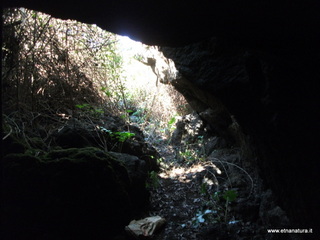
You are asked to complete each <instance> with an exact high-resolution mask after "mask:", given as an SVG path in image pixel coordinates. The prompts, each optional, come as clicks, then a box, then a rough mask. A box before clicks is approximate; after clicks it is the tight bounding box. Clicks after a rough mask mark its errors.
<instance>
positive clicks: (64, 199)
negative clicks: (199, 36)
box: [2, 9, 310, 239]
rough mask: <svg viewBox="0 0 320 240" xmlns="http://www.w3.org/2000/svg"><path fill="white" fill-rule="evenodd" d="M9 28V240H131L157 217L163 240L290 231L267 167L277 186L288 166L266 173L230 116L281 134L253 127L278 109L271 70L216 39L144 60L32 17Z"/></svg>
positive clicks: (142, 50) (22, 15)
mask: <svg viewBox="0 0 320 240" xmlns="http://www.w3.org/2000/svg"><path fill="white" fill-rule="evenodd" d="M4 16H5V17H4V20H3V21H4V23H3V46H2V53H3V54H2V61H3V65H2V72H3V78H2V95H3V101H2V109H3V115H2V120H3V126H2V127H3V146H4V147H3V153H2V156H3V157H4V167H5V169H6V171H4V180H5V184H4V189H5V191H4V192H5V196H6V199H5V203H6V207H5V208H3V216H5V217H3V218H4V220H6V221H7V223H6V227H7V228H8V230H7V231H6V237H7V239H23V237H22V236H23V235H25V234H26V236H30V237H33V238H34V239H43V238H46V239H47V238H48V237H49V235H51V236H50V239H61V237H63V238H64V239H71V238H70V237H71V236H72V235H76V236H82V237H86V238H89V237H90V235H92V234H93V236H94V237H95V238H96V239H101V237H105V236H111V237H112V238H114V239H116V238H117V237H118V238H119V237H120V238H123V239H126V238H130V237H129V236H127V233H124V232H123V231H124V226H126V225H128V224H129V222H130V220H132V219H133V218H138V217H141V218H142V217H147V216H150V215H151V216H155V215H159V216H162V217H164V218H165V219H166V221H167V224H166V226H165V227H164V228H163V229H162V230H161V231H160V232H157V233H155V236H156V237H157V239H170V238H171V239H211V238H212V237H213V236H214V237H216V238H222V239H224V238H226V239H243V238H255V239H265V238H266V237H267V236H268V237H269V236H270V234H269V233H268V232H267V229H268V228H271V227H277V228H279V227H290V226H291V222H290V220H291V219H289V218H288V216H287V214H286V212H285V211H284V210H283V204H282V205H281V204H280V205H279V201H278V200H279V199H278V198H277V197H276V196H275V195H274V194H273V192H272V191H271V190H270V189H269V185H268V184H272V182H271V183H268V184H265V183H264V182H263V180H262V179H261V177H260V174H261V172H260V170H259V167H261V166H263V167H265V168H266V169H270V170H269V172H268V171H265V172H264V174H268V173H270V172H273V171H276V170H277V169H278V168H281V164H277V163H276V160H273V161H274V163H273V164H274V165H273V166H271V167H269V166H266V165H268V164H267V163H266V162H262V163H261V162H260V163H259V160H260V159H259V158H258V156H257V152H256V149H254V148H253V146H252V142H253V141H254V140H256V139H252V138H251V137H252V136H251V135H250V134H251V133H252V132H250V131H248V132H245V131H243V129H242V127H241V126H240V124H239V122H238V119H236V118H237V116H234V115H232V114H231V112H232V113H236V114H237V115H241V113H242V112H243V111H244V112H245V115H250V114H251V115H250V117H247V118H242V122H241V124H242V123H243V122H245V121H247V125H248V124H252V125H254V126H260V125H263V124H270V123H269V122H267V120H263V121H265V122H262V123H261V122H257V121H256V119H259V117H261V116H260V115H263V114H266V113H264V112H263V111H260V107H261V105H263V104H265V103H268V104H269V102H272V100H273V99H272V97H273V96H272V95H268V94H266V93H265V92H267V90H268V89H269V88H270V82H269V78H271V77H272V76H270V75H272V74H274V72H275V71H274V69H271V70H270V69H269V68H270V67H269V66H268V64H267V60H266V59H268V58H269V56H262V57H261V55H259V54H256V53H255V52H254V51H247V50H243V49H241V50H238V49H236V48H235V47H232V46H231V47H230V45H228V44H221V43H220V42H219V41H217V40H216V39H215V38H210V39H208V40H206V41H201V42H199V43H196V44H193V45H190V46H186V49H183V47H181V48H169V47H158V46H147V45H144V44H142V43H139V42H134V41H132V40H130V39H129V38H128V37H121V36H117V35H115V34H112V33H108V32H105V31H103V30H102V29H100V28H98V27H97V26H95V25H87V24H82V23H78V22H75V21H72V20H67V21H60V20H58V19H54V18H53V17H51V16H49V15H46V14H42V13H40V12H35V11H31V10H28V9H8V10H5V11H4ZM219 44H220V45H223V46H222V47H221V46H220V47H221V48H216V46H219ZM226 48H228V50H226ZM203 49H205V50H204V51H203ZM216 49H218V50H219V51H220V52H219V51H216ZM186 53H187V55H186ZM188 54H189V55H188ZM214 54H217V57H215V56H216V55H214ZM262 55H263V54H262ZM186 56H187V57H186ZM208 56H209V57H208ZM257 56H258V57H257ZM183 58H187V59H186V60H187V61H186V62H187V64H185V63H186V62H184V61H183V60H185V59H183ZM188 64H190V66H189V65H188ZM176 65H177V66H176ZM208 69H211V70H210V71H211V72H213V76H214V77H215V78H219V77H220V76H221V75H224V74H225V75H227V76H228V78H227V81H229V80H230V79H231V80H232V81H234V79H233V78H234V76H229V72H232V74H234V73H235V74H234V75H235V76H236V77H235V79H236V80H235V84H234V85H233V86H232V87H231V88H228V89H227V90H225V88H224V87H223V85H224V84H225V83H224V82H218V83H217V84H216V85H214V84H212V85H210V84H211V83H210V82H209V83H208V79H206V78H205V77H206V75H205V74H203V73H206V72H208ZM276 70H277V69H276ZM210 74H211V73H210ZM210 74H209V77H210V78H211V77H212V75H210ZM232 74H231V75H232ZM268 74H269V75H268ZM194 79H197V84H195V82H193V81H192V80H194ZM231 80H230V81H231ZM255 81H256V82H255ZM252 82H254V84H253V85H250V83H252ZM242 84H243V85H242ZM248 86H249V87H248ZM215 88H216V89H217V90H213V89H215ZM177 90H178V91H177ZM239 90H240V91H239ZM210 91H211V92H210ZM224 91H225V92H224ZM212 92H213V94H212ZM276 94H277V93H276ZM230 95H232V96H234V97H235V98H237V101H238V102H237V103H236V104H234V105H232V104H230V98H229V97H228V96H230ZM261 95H262V96H263V97H264V99H263V101H265V102H262V103H260V99H259V98H260V97H261ZM277 97H278V96H277ZM248 99H249V100H252V99H253V100H256V101H257V102H259V103H258V104H257V105H255V103H250V101H249V100H248ZM221 100H223V103H224V104H226V105H224V104H223V103H222V101H221ZM243 104H245V105H246V107H247V109H241V108H240V107H241V105H243ZM259 104H261V105H259ZM226 106H228V107H230V106H231V107H230V108H227V107H226ZM267 110H269V109H268V108H267ZM267 114H268V112H267ZM267 114H266V115H263V116H262V117H261V119H263V117H264V116H267ZM272 114H274V113H272ZM277 114H278V113H277ZM277 114H274V115H272V119H273V120H272V122H271V124H273V125H276V124H277V123H278V122H277V121H276V120H277V118H278V115H277ZM279 114H280V113H279ZM280 115H281V114H280ZM268 117H269V116H268ZM245 130H247V129H245ZM267 131H268V128H267V129H266V130H264V131H263V132H259V133H258V134H261V135H263V134H264V133H266V132H267ZM255 134H256V133H255ZM271 140H272V139H271ZM259 143H260V142H259ZM259 143H257V144H256V145H259ZM268 150H269V149H268ZM271 150H273V149H271ZM115 159H116V161H114V160H115ZM271 163H272V162H271ZM259 164H260V165H259ZM258 165H259V167H258ZM284 165H285V163H284ZM274 166H276V168H275V167H274ZM86 169H88V171H87V170H86ZM275 169H276V170H275ZM279 174H280V175H281V174H282V173H279ZM106 176H109V177H108V178H106ZM272 176H273V175H272ZM264 177H265V176H264ZM265 178H266V177H265ZM78 179H81V180H79V182H78ZM275 182H277V181H275ZM273 183H274V182H273ZM288 184H290V183H288ZM114 186H116V187H114ZM281 187H282V186H280V187H279V188H278V191H281ZM106 189H107V190H106ZM279 189H280V190H279ZM278 196H279V195H278ZM77 198H78V199H77ZM119 199H121V201H120V200H119ZM73 205H74V206H73ZM87 206H89V207H87ZM128 206H129V207H128ZM50 208H51V210H50ZM52 209H53V210H52ZM66 209H68V210H67V211H66V213H63V211H64V210H66ZM84 209H86V210H84ZM115 209H116V210H115ZM122 210H123V211H122ZM98 212H99V214H98ZM20 213H21V214H20ZM33 213H35V214H33ZM45 215H48V216H45ZM88 216H89V217H88ZM47 217H49V218H51V219H50V220H48V219H47ZM110 218H114V219H113V220H110ZM62 219H64V220H63V221H62ZM60 221H61V222H60ZM89 221H92V223H90V222H89ZM70 222H74V223H70ZM50 225H51V226H56V227H57V229H58V231H57V232H56V233H54V229H53V228H52V227H50ZM18 226H19V229H20V231H18V232H16V233H13V232H14V228H16V227H18ZM79 226H81V227H80V229H81V230H79ZM308 231H309V230H308ZM129 232H130V233H131V234H132V231H129ZM309 233H310V232H309ZM19 234H20V235H19ZM134 234H135V233H133V235H134ZM116 235H118V236H116ZM80 238H81V237H80Z"/></svg>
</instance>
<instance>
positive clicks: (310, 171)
mask: <svg viewBox="0 0 320 240" xmlns="http://www.w3.org/2000/svg"><path fill="white" fill-rule="evenodd" d="M162 51H163V53H164V55H165V56H166V57H168V58H171V59H172V60H173V61H174V62H175V65H176V68H177V69H178V71H179V72H180V75H181V76H180V78H177V79H176V80H174V81H172V82H171V83H172V84H173V85H174V86H175V87H176V89H178V90H179V91H180V92H182V93H183V94H184V95H185V96H186V98H187V99H188V101H189V102H190V104H191V106H192V107H193V109H194V110H196V111H197V112H198V113H199V114H200V116H202V117H203V118H204V120H205V121H206V122H207V123H208V124H209V125H211V126H212V127H213V128H214V129H215V130H216V131H217V132H218V133H219V134H220V135H222V136H223V137H225V138H226V137H227V138H228V137H229V140H230V139H232V133H231V132H230V125H231V124H232V121H231V117H230V114H231V115H232V116H233V117H234V118H235V119H236V120H237V122H238V123H239V124H240V125H241V127H242V128H243V129H244V132H245V134H246V135H249V136H250V138H251V145H252V146H253V147H254V149H255V154H256V156H257V161H258V165H259V167H260V172H261V174H262V176H263V179H264V181H265V183H266V186H267V187H271V188H272V189H273V190H274V191H275V193H276V195H277V197H278V201H279V203H280V205H281V206H282V207H283V208H284V209H285V210H286V211H287V212H288V213H289V215H290V216H291V218H292V219H293V220H294V221H296V223H297V224H298V226H301V224H306V225H308V224H309V226H310V224H311V225H313V224H315V223H316V218H317V216H316V214H315V212H316V211H315V210H316V209H318V206H317V199H316V197H315V192H316V191H317V184H316V183H317V178H318V177H317V175H318V170H317V158H316V156H317V153H316V152H318V150H317V149H316V147H315V143H316V142H317V139H316V138H317V137H316V135H314V133H315V131H318V130H319V125H318V122H317V120H316V118H315V116H316V112H317V109H319V101H318V100H319V99H318V96H317V90H316V82H317V79H318V76H319V70H318V69H316V67H315V62H316V61H317V59H316V57H315V55H313V54H312V52H309V54H308V55H307V56H305V55H303V54H301V53H299V52H294V51H292V52H289V51H287V52H282V51H279V52H271V51H262V50H256V49H252V48H250V47H244V46H243V45H235V44H232V43H230V42H228V41H226V40H225V39H217V38H211V39H209V40H206V41H202V42H199V43H196V44H192V45H188V46H185V47H180V48H168V47H164V48H162ZM299 224H300V225H299Z"/></svg>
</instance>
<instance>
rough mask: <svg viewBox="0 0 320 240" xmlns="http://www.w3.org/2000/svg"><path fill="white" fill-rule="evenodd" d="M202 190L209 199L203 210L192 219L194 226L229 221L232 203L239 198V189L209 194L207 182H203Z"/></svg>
mask: <svg viewBox="0 0 320 240" xmlns="http://www.w3.org/2000/svg"><path fill="white" fill-rule="evenodd" d="M200 192H201V194H202V195H203V196H205V197H206V198H207V200H206V201H205V203H204V208H203V210H201V211H198V212H197V214H196V216H195V217H194V218H193V219H192V223H193V226H194V227H198V226H199V225H200V224H202V223H204V222H219V223H228V222H229V221H230V220H231V217H230V204H231V202H234V201H235V200H236V199H237V196H238V193H237V191H235V190H225V191H223V192H219V191H216V192H214V193H213V194H209V191H208V186H207V184H206V183H203V184H202V185H201V186H200Z"/></svg>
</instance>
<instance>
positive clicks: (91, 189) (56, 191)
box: [1, 147, 148, 240]
mask: <svg viewBox="0 0 320 240" xmlns="http://www.w3.org/2000/svg"><path fill="white" fill-rule="evenodd" d="M117 158H120V159H123V158H122V157H121V156H119V155H118V154H113V155H111V154H108V153H106V152H103V151H102V150H100V149H97V148H93V147H87V148H80V149H76V148H68V149H62V150H54V151H51V152H49V153H47V154H45V155H43V156H42V157H41V158H37V157H34V156H30V155H27V154H22V153H20V154H9V155H7V156H5V157H4V160H3V167H4V170H3V179H2V180H3V184H2V188H3V191H2V193H3V194H2V200H3V202H2V203H3V205H2V208H1V209H2V212H1V216H2V220H3V229H4V235H3V236H4V238H3V239H21V240H22V239H39V240H40V239H112V236H114V235H115V234H117V233H118V232H120V231H122V230H123V229H124V226H125V225H127V224H128V222H129V220H130V219H131V218H132V217H133V211H132V205H133V201H132V199H136V198H137V196H136V195H135V194H136V192H134V191H132V190H130V187H132V182H131V181H132V179H133V180H134V181H136V179H138V177H137V178H136V179H135V178H133V177H132V176H133V174H134V173H133V172H132V170H133V169H131V170H130V171H131V174H129V175H128V171H127V169H126V167H125V166H124V165H123V163H122V162H123V160H117ZM134 161H138V162H139V163H141V165H143V163H142V162H141V161H139V160H137V159H134ZM127 166H128V167H129V164H127ZM142 168H143V167H142ZM130 171H129V172H130ZM130 176H131V179H130ZM135 187H136V188H140V187H141V188H143V190H141V189H138V190H137V191H140V192H141V191H142V192H143V191H145V190H144V187H145V186H142V185H139V186H135ZM140 197H141V198H145V199H144V202H146V201H147V200H148V198H147V195H146V194H144V195H142V196H140Z"/></svg>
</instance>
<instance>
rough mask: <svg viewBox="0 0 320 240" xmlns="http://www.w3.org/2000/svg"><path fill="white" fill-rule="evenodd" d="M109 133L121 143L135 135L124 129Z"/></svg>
mask: <svg viewBox="0 0 320 240" xmlns="http://www.w3.org/2000/svg"><path fill="white" fill-rule="evenodd" d="M111 135H112V136H114V137H115V138H116V139H117V140H118V141H119V142H121V143H123V142H124V141H126V140H127V139H129V138H131V137H133V136H135V135H136V134H135V133H131V132H126V131H124V132H114V133H112V134H111Z"/></svg>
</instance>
